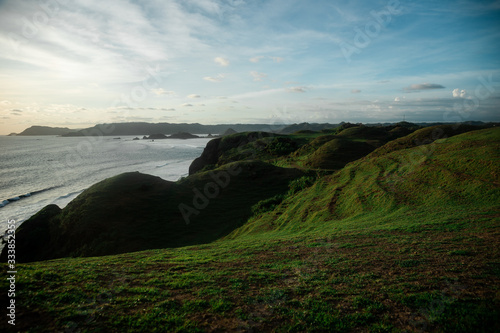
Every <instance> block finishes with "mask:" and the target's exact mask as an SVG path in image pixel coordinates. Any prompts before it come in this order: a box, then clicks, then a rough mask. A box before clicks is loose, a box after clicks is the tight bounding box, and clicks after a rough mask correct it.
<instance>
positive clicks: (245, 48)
mask: <svg viewBox="0 0 500 333" xmlns="http://www.w3.org/2000/svg"><path fill="white" fill-rule="evenodd" d="M498 17H500V1H498V0H494V1H493V0H492V1H480V2H478V1H467V0H463V1H440V2H432V1H418V2H416V1H410V0H408V1H404V0H401V1H397V0H389V1H361V0H360V1H335V2H332V1H326V0H324V1H322V0H317V1H298V0H297V1H285V0H270V1H244V0H225V1H215V0H189V1H188V0H185V1H180V0H170V1H166V2H163V1H159V0H151V1H140V2H139V1H107V2H99V1H95V0H91V1H83V0H74V1H69V0H48V1H43V2H40V1H34V0H29V1H22V2H21V1H14V0H4V1H0V45H1V47H0V64H1V66H2V74H1V75H0V91H1V93H0V135H6V134H9V133H12V132H16V133H19V132H21V131H22V130H24V129H26V128H28V127H30V126H32V125H41V126H51V127H68V128H85V127H91V126H94V125H95V124H99V123H111V122H136V121H137V122H150V123H158V122H170V123H202V124H217V123H287V124H293V123H301V122H310V123H314V122H315V123H322V122H330V123H339V122H341V121H345V122H362V123H378V122H398V121H401V120H403V118H404V119H405V120H406V121H409V122H462V121H472V120H475V121H484V122H488V121H493V122H498V121H500V116H499V114H500V112H499V106H500V23H499V21H498Z"/></svg>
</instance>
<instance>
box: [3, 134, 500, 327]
mask: <svg viewBox="0 0 500 333" xmlns="http://www.w3.org/2000/svg"><path fill="white" fill-rule="evenodd" d="M399 148H400V147H399ZM399 148H390V147H389V149H388V147H387V146H382V147H381V148H379V149H380V150H382V149H383V153H381V152H380V151H379V150H375V151H374V152H373V153H371V154H369V155H368V156H366V157H364V158H362V159H361V160H358V161H355V162H353V163H350V164H348V165H347V166H346V167H344V168H343V169H341V170H340V171H338V172H335V173H333V174H332V175H328V176H324V177H320V178H319V179H318V180H317V181H316V182H314V184H312V186H309V187H307V186H304V187H306V188H305V189H303V190H301V191H298V192H295V191H291V192H289V193H288V194H287V195H284V196H283V197H282V198H280V200H277V201H276V203H275V204H274V205H268V206H266V205H264V204H262V205H261V206H259V207H261V208H262V207H264V208H263V209H256V210H254V211H255V214H254V216H253V217H252V218H250V219H249V220H248V222H247V223H246V224H244V225H243V226H241V227H240V228H238V229H236V230H234V231H233V232H231V233H230V234H229V235H227V236H225V237H224V238H222V239H220V240H218V241H215V242H212V243H210V244H205V245H197V246H189V247H182V248H177V249H161V250H149V251H142V252H133V253H126V254H120V255H114V256H104V257H94V258H66V259H57V260H51V261H42V262H33V263H26V264H18V265H17V271H18V274H17V281H16V309H17V316H16V326H15V327H12V326H10V325H8V324H7V323H6V319H5V318H4V319H2V321H1V323H0V328H5V329H11V330H14V331H20V332H45V331H60V332H127V331H133V332H137V331H139V332H140V331H142V332H154V331H158V332H226V331H233V332H260V331H264V332H267V331H276V332H289V331H291V332H305V331H308V332H405V331H406V332H408V331H409V332H414V331H415V332H418V331H430V332H495V331H498V330H500V323H499V319H498V318H500V292H499V287H500V283H499V282H500V259H499V253H498V252H499V249H500V246H499V245H500V244H499V242H500V237H499V235H500V218H499V217H500V209H499V207H498V203H499V201H500V200H499V199H500V191H499V186H500V174H499V168H498V165H499V162H500V131H499V130H498V129H488V130H483V131H474V132H469V133H465V134H462V135H459V136H454V137H452V138H448V139H441V140H438V141H436V142H435V143H432V144H429V145H425V146H417V147H411V146H405V147H404V149H399ZM308 161H309V160H308ZM266 207H267V209H266ZM5 271H6V269H5ZM0 288H1V290H2V293H1V298H2V300H1V303H2V304H7V303H6V302H7V296H6V295H5V294H4V291H6V290H8V285H7V281H6V279H2V280H1V283H0Z"/></svg>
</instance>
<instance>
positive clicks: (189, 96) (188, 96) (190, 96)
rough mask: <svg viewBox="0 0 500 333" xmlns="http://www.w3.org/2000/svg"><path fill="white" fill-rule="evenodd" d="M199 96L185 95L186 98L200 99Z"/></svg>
mask: <svg viewBox="0 0 500 333" xmlns="http://www.w3.org/2000/svg"><path fill="white" fill-rule="evenodd" d="M200 97H201V96H200V95H197V94H191V95H187V98H192V99H194V98H200Z"/></svg>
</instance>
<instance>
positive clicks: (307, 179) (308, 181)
mask: <svg viewBox="0 0 500 333" xmlns="http://www.w3.org/2000/svg"><path fill="white" fill-rule="evenodd" d="M315 181H316V178H314V177H312V176H304V177H300V178H298V179H295V180H292V181H291V182H290V183H289V184H288V188H289V190H288V193H287V195H289V196H290V195H294V194H295V193H297V192H300V191H302V190H303V189H305V188H308V187H310V186H312V185H313V184H314V182H315Z"/></svg>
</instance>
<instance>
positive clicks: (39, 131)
mask: <svg viewBox="0 0 500 333" xmlns="http://www.w3.org/2000/svg"><path fill="white" fill-rule="evenodd" d="M73 131H75V130H72V129H69V128H67V127H49V126H31V127H30V128H27V129H25V130H24V131H22V132H21V133H19V134H16V133H11V134H9V136H15V135H16V136H30V135H63V134H68V133H71V132H73Z"/></svg>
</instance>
